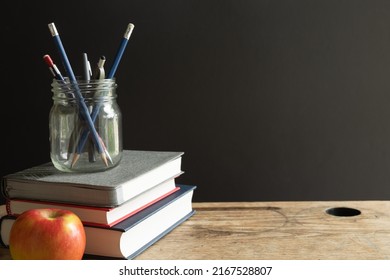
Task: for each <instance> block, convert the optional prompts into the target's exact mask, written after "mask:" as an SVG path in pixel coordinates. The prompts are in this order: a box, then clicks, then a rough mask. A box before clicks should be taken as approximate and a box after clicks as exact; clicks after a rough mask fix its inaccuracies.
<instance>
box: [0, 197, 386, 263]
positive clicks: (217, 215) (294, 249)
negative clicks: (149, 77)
mask: <svg viewBox="0 0 390 280" xmlns="http://www.w3.org/2000/svg"><path fill="white" fill-rule="evenodd" d="M193 206H194V208H195V209H196V210H197V212H196V214H195V215H194V216H192V217H191V218H190V219H189V220H187V221H186V222H184V223H183V224H181V225H180V226H179V227H177V228H176V229H174V230H173V231H172V232H171V233H169V234H168V235H167V236H165V237H164V238H163V239H161V240H159V241H158V242H157V243H156V244H155V245H153V246H151V247H150V248H148V249H147V250H146V251H145V252H144V253H142V254H141V255H139V256H138V257H137V258H136V259H140V260H141V259H171V260H172V259H183V260H184V259H192V260H202V259H210V260H223V259H233V260H242V259H248V260H249V259H252V260H254V259H268V260H284V259H288V260H294V259H297V260H305V259H336V260H339V259H353V260H355V259H390V201H307V202H304V201H301V202H296V201H290V202H232V203H193ZM329 209H336V210H334V211H329ZM327 211H328V212H331V213H330V214H329V213H327ZM0 254H1V257H0V259H9V258H10V256H9V252H8V250H6V249H0Z"/></svg>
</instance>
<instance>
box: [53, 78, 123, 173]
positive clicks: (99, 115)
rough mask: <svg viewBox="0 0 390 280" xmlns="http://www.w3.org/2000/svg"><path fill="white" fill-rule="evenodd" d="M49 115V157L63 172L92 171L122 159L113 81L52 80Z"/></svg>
mask: <svg viewBox="0 0 390 280" xmlns="http://www.w3.org/2000/svg"><path fill="white" fill-rule="evenodd" d="M51 86H52V92H53V106H52V108H51V110H50V114H49V134H50V157H51V161H52V162H53V164H54V166H55V167H56V168H57V169H59V170H61V171H65V172H95V171H103V170H106V169H109V168H112V167H114V166H116V165H117V164H118V163H119V161H120V159H121V157H122V115H121V111H120V108H119V106H118V104H117V102H116V97H117V95H116V88H117V84H116V83H115V79H101V80H90V81H83V80H78V81H77V83H70V82H68V81H67V80H65V82H63V81H58V80H55V79H54V80H53V83H52V84H51Z"/></svg>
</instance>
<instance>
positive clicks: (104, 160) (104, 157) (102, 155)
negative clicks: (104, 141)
mask: <svg viewBox="0 0 390 280" xmlns="http://www.w3.org/2000/svg"><path fill="white" fill-rule="evenodd" d="M100 155H101V157H102V160H103V162H104V164H105V165H106V166H107V167H108V162H107V157H106V154H105V153H104V152H103V153H101V154H100Z"/></svg>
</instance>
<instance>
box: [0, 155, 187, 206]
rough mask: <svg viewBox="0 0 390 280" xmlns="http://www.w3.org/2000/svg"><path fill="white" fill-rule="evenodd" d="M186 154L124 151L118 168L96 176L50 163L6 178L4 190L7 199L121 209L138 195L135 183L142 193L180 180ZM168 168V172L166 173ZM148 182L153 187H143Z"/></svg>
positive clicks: (4, 179) (3, 183)
mask: <svg viewBox="0 0 390 280" xmlns="http://www.w3.org/2000/svg"><path fill="white" fill-rule="evenodd" d="M183 154H184V152H177V151H140V150H124V151H123V154H122V159H121V162H120V163H119V164H118V165H117V166H116V167H114V168H112V169H109V170H105V171H102V172H94V173H68V172H62V171H59V170H57V169H56V168H55V167H54V166H53V164H52V163H51V162H48V163H45V164H42V165H38V166H34V167H31V168H28V169H25V170H22V171H19V172H15V173H12V174H8V175H6V176H4V177H3V178H2V180H1V188H2V192H3V194H4V196H5V197H6V198H7V199H12V198H19V199H35V200H48V201H58V202H67V203H74V204H85V205H95V206H117V205H119V204H121V203H123V202H125V201H126V200H128V199H130V198H131V197H133V196H134V195H136V194H137V191H132V190H129V189H130V188H131V187H133V188H134V186H132V182H133V181H134V183H137V184H138V186H137V187H138V188H139V189H140V190H139V191H141V190H144V189H145V190H146V189H148V188H149V187H153V186H154V185H156V180H157V181H159V182H158V183H161V182H162V181H165V180H167V179H169V178H172V177H175V176H179V175H180V174H181V173H182V171H181V170H180V168H181V166H180V165H181V157H182V155H183ZM164 166H166V168H165V169H162V168H163V167H164ZM168 167H169V168H168ZM159 170H160V171H159ZM158 171H159V172H158ZM157 172H158V173H157ZM153 176H154V177H153ZM160 177H161V178H160ZM150 180H151V181H150ZM145 182H147V183H148V184H149V185H150V184H153V185H151V186H149V185H147V184H146V185H145V186H142V184H143V183H145ZM123 188H126V190H127V191H124V190H123ZM139 191H138V193H139ZM129 196H131V197H129Z"/></svg>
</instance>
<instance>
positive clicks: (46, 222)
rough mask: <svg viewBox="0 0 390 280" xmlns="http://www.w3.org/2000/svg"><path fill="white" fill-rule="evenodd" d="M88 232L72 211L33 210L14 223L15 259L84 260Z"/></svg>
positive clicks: (11, 244)
mask: <svg viewBox="0 0 390 280" xmlns="http://www.w3.org/2000/svg"><path fill="white" fill-rule="evenodd" d="M85 244H86V239H85V231H84V227H83V224H82V222H81V221H80V219H79V217H78V216H77V215H76V214H75V213H73V212H71V211H68V210H60V209H31V210H27V211H25V212H23V213H22V214H21V215H20V216H18V217H17V218H16V220H15V222H14V224H13V225H12V228H11V231H10V237H9V249H10V253H11V256H12V258H13V259H15V260H80V259H81V258H82V257H83V254H84V250H85Z"/></svg>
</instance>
